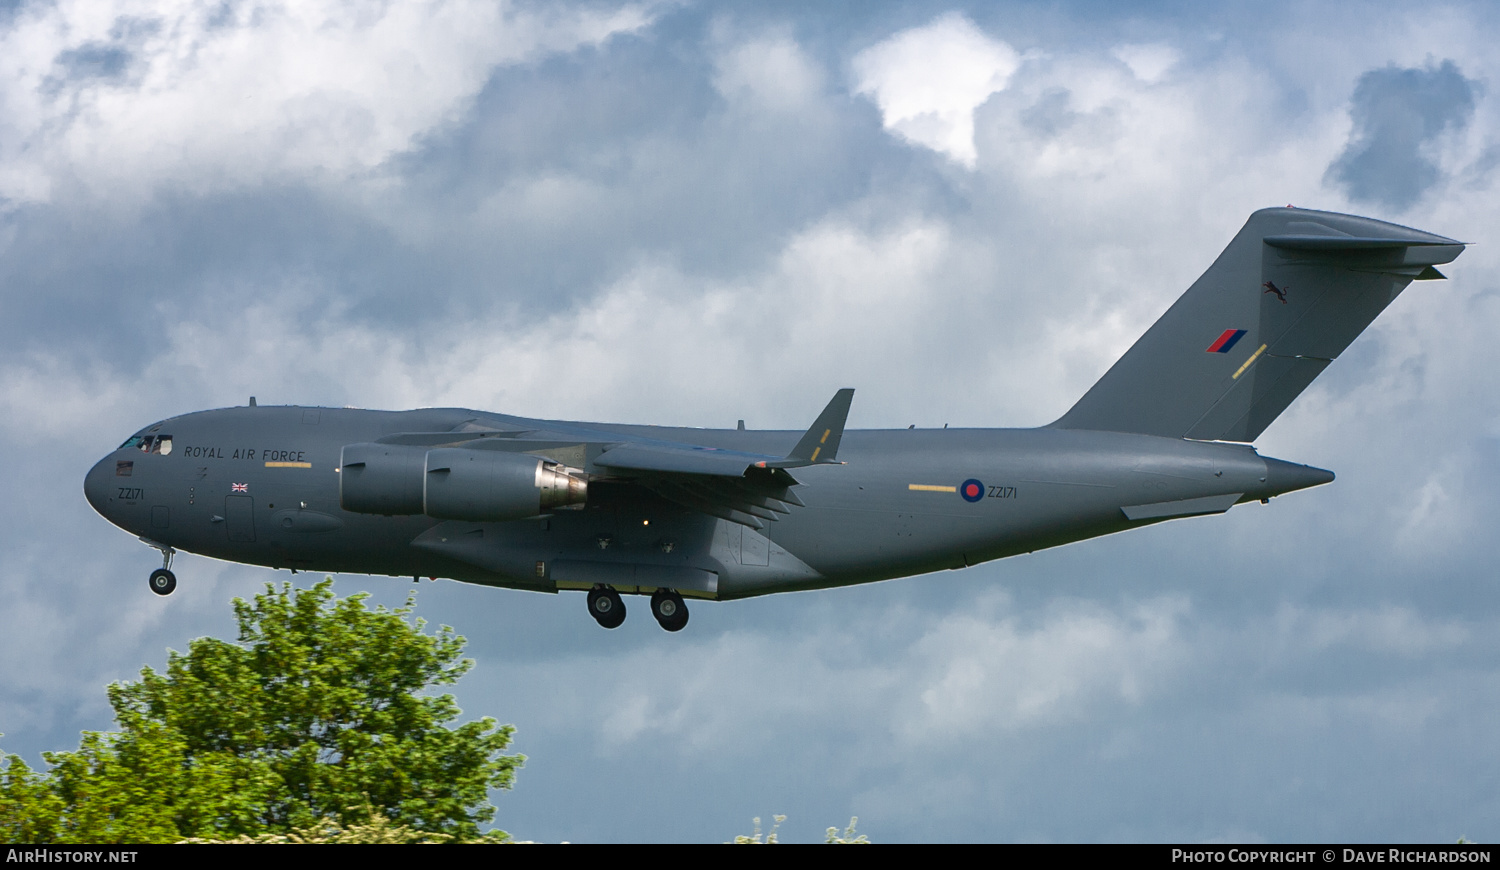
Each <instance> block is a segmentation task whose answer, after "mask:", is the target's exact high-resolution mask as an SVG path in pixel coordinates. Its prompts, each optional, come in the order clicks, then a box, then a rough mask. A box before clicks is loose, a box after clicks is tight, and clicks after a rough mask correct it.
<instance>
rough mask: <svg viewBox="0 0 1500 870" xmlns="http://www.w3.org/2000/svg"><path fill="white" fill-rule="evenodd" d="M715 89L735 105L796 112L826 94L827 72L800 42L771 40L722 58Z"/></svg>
mask: <svg viewBox="0 0 1500 870" xmlns="http://www.w3.org/2000/svg"><path fill="white" fill-rule="evenodd" d="M714 87H715V88H716V89H717V90H718V91H719V93H720V94H722V95H723V96H724V97H725V98H726V99H729V100H731V101H735V100H742V99H743V100H748V101H749V102H750V103H752V104H754V105H755V106H757V107H759V108H763V109H768V110H770V111H777V112H788V111H796V110H798V109H802V108H805V107H807V106H808V105H809V104H810V103H811V102H812V100H813V99H814V98H815V97H816V96H817V95H818V93H819V92H820V91H821V90H822V88H823V70H822V68H821V67H819V66H818V64H817V63H816V62H815V61H814V60H813V59H812V58H810V57H808V56H807V53H806V52H804V51H803V50H802V47H801V46H800V45H798V44H797V42H796V40H794V39H792V38H790V37H787V36H767V37H761V38H758V39H752V40H750V41H748V42H744V43H740V44H738V45H735V46H733V47H731V48H729V49H727V50H726V51H724V52H722V53H721V54H719V55H718V56H717V57H716V58H715V75H714Z"/></svg>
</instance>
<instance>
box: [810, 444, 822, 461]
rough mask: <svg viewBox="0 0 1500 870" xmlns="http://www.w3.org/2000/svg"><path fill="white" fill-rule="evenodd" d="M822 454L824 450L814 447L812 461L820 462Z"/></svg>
mask: <svg viewBox="0 0 1500 870" xmlns="http://www.w3.org/2000/svg"><path fill="white" fill-rule="evenodd" d="M822 452H823V448H821V447H814V448H813V455H812V461H813V462H817V461H818V454H819V453H822Z"/></svg>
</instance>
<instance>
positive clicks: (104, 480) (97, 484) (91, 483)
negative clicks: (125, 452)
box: [83, 455, 115, 518]
mask: <svg viewBox="0 0 1500 870" xmlns="http://www.w3.org/2000/svg"><path fill="white" fill-rule="evenodd" d="M114 473H115V460H114V457H113V455H110V456H106V457H104V458H103V459H101V460H99V461H98V462H97V463H95V464H94V467H93V468H90V469H89V473H88V474H86V475H84V477H83V497H84V498H86V499H88V500H89V504H90V505H92V506H93V508H94V510H96V511H98V512H99V515H100V516H102V517H105V518H108V517H109V514H107V513H105V512H104V508H105V505H107V504H108V503H109V484H110V480H111V479H113V477H114Z"/></svg>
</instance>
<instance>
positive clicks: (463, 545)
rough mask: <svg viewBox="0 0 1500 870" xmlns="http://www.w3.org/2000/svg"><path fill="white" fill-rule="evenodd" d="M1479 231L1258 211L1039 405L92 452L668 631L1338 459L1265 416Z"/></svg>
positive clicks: (249, 508)
mask: <svg viewBox="0 0 1500 870" xmlns="http://www.w3.org/2000/svg"><path fill="white" fill-rule="evenodd" d="M1463 247H1464V246H1463V244H1461V243H1459V242H1456V241H1454V240H1452V239H1447V238H1443V237H1442V236H1436V235H1432V234H1430V233H1425V232H1419V231H1417V230H1412V229H1408V228H1406V227H1401V226H1396V225H1394V224H1389V223H1384V222H1382V221H1377V220H1371V219H1368V218H1360V217H1353V216H1350V215H1342V214H1333V213H1329V212H1320V211H1309V210H1302V209H1292V208H1271V209H1265V210H1262V211H1258V212H1256V213H1255V214H1253V215H1252V216H1251V217H1250V220H1249V221H1248V222H1247V223H1246V224H1245V226H1244V228H1243V229H1241V230H1240V232H1239V234H1238V235H1236V236H1235V237H1234V240H1233V241H1231V242H1230V244H1229V247H1228V248H1226V249H1225V250H1224V252H1223V253H1222V254H1221V255H1220V256H1219V258H1218V260H1216V261H1215V262H1214V264H1213V265H1212V266H1211V267H1209V269H1208V271H1207V272H1205V273H1204V274H1203V277H1201V278H1199V279H1198V281H1197V282H1195V283H1194V284H1193V285H1192V287H1190V288H1189V289H1188V291H1187V292H1186V293H1185V294H1183V296H1182V297H1181V298H1179V299H1178V300H1177V302H1176V303H1175V304H1173V305H1172V307H1171V308H1170V309H1168V310H1167V312H1166V313H1165V314H1163V315H1162V317H1161V319H1160V320H1158V321H1157V322H1156V324H1155V325H1154V326H1152V327H1151V329H1150V330H1148V331H1147V332H1146V334H1145V335H1144V336H1143V337H1142V338H1141V339H1140V340H1139V341H1137V342H1136V343H1135V345H1134V346H1133V347H1131V348H1130V350H1129V351H1128V352H1126V354H1125V355H1124V356H1123V357H1121V358H1120V360H1119V361H1118V362H1116V363H1115V364H1114V366H1113V367H1112V368H1110V370H1109V371H1108V372H1106V373H1105V375H1104V376H1103V377H1102V378H1100V379H1099V382H1098V383H1096V384H1095V385H1094V386H1093V388H1092V389H1090V390H1089V391H1088V392H1087V393H1086V394H1085V395H1084V396H1083V398H1081V399H1079V400H1078V402H1077V404H1075V405H1073V407H1072V408H1071V409H1070V410H1069V411H1068V412H1067V413H1066V414H1064V415H1063V416H1062V418H1061V419H1059V420H1057V421H1056V422H1054V423H1052V424H1050V425H1048V426H1043V427H1041V428H1037V429H914V428H908V429H898V430H850V431H845V429H844V421H845V418H846V417H847V415H848V413H849V406H850V402H851V400H852V399H853V395H854V391H853V390H850V389H842V390H839V391H838V392H837V393H835V394H834V397H833V400H832V401H830V402H829V403H828V406H827V407H826V408H824V409H823V411H822V413H821V414H819V415H818V416H817V419H816V420H814V421H813V423H812V425H811V426H810V427H808V429H807V430H806V431H805V432H796V431H756V430H749V429H746V428H744V424H743V422H742V423H741V424H740V427H739V428H737V429H690V428H667V427H656V426H636V425H617V424H606V423H577V422H566V421H558V420H534V419H527V418H523V417H513V416H507V415H505V414H495V413H488V412H484V411H469V410H462V409H456V408H440V409H424V410H417V411H402V412H388V411H366V410H354V409H333V408H304V407H263V406H262V407H257V406H256V404H255V402H254V400H253V399H252V400H251V403H250V405H249V406H248V407H238V408H221V409H219V410H214V411H202V412H199V413H194V414H186V415H184V416H180V417H173V418H170V419H167V420H163V421H161V422H160V423H155V424H153V425H151V426H148V427H146V428H145V429H142V430H141V431H139V432H137V433H136V434H134V435H132V436H131V437H130V438H128V439H127V440H126V441H125V443H124V444H122V445H120V447H119V448H118V449H116V450H115V451H114V452H112V453H110V454H109V455H108V456H106V457H105V458H104V459H103V460H101V461H100V462H99V464H98V465H96V466H94V468H93V470H91V471H90V472H89V473H88V476H87V478H86V480H85V483H84V491H85V493H86V494H87V496H88V500H89V503H90V504H92V505H93V506H94V508H95V509H96V510H97V511H99V513H100V514H102V515H104V517H105V518H106V519H108V520H109V521H110V522H112V523H114V524H115V525H117V526H119V527H120V528H122V529H125V530H126V531H128V532H130V533H131V534H134V535H138V536H140V538H141V540H142V541H144V542H145V543H147V544H149V545H150V546H152V547H155V548H157V549H159V550H161V551H162V554H163V566H162V568H160V569H158V570H157V571H155V572H153V573H152V574H151V577H150V586H151V589H152V590H153V591H154V592H157V593H158V594H161V595H166V594H169V593H171V592H172V590H173V589H174V588H175V587H176V585H177V580H176V578H175V577H174V576H173V574H172V572H171V570H170V569H171V562H172V556H173V553H174V552H175V551H177V550H184V551H188V552H192V553H198V554H202V555H205V556H212V557H214V558H218V559H226V560H229V561H234V562H246V563H250V564H255V565H265V566H269V567H275V568H292V569H300V570H307V571H329V572H340V573H363V574H387V575H393V576H407V577H413V578H416V577H449V578H452V579H455V580H461V581H464V582H469V583H482V584H486V585H491V586H504V587H509V588H513V589H529V590H533V591H538V592H559V591H563V590H580V591H583V592H586V593H587V599H588V610H589V613H590V614H591V615H592V616H593V617H594V619H596V620H598V622H599V624H600V625H603V626H604V627H606V628H614V627H616V626H618V625H620V623H621V622H622V621H623V620H624V618H625V605H624V601H623V599H622V597H621V596H622V595H624V594H637V595H643V596H649V599H650V602H651V611H652V615H653V616H655V618H656V619H657V621H658V622H660V623H661V625H662V627H663V628H665V629H667V630H668V631H677V630H679V629H681V628H682V627H683V626H684V625H685V624H686V623H687V618H688V611H687V607H686V605H685V604H684V599H686V598H695V599H708V600H718V601H727V600H730V599H735V598H747V597H750V596H754V595H766V594H770V593H773V592H790V591H793V590H802V589H819V588H824V587H831V586H842V585H848V584H853V583H868V582H871V581H875V580H886V579H890V578H894V577H905V576H909V575H913V574H923V573H926V572H929V571H937V570H939V569H946V568H963V567H965V566H969V565H977V564H979V563H980V562H987V561H989V560H991V559H1000V558H1003V557H1005V556H1012V555H1015V554H1017V553H1025V552H1030V551H1033V550H1039V549H1042V548H1044V547H1055V546H1057V545H1059V544H1066V543H1070V542H1072V541H1079V540H1083V539H1085V538H1092V537H1096V536H1098V535H1107V534H1110V533H1112V532H1119V531H1124V530H1126V529H1132V528H1136V527H1139V526H1145V525H1150V524H1152V523H1158V522H1161V521H1163V520H1168V519H1174V518H1177V517H1189V516H1198V515H1203V514H1219V513H1224V512H1225V511H1227V510H1229V509H1230V508H1231V507H1232V506H1234V505H1237V504H1242V503H1245V502H1251V501H1260V502H1265V501H1266V500H1268V499H1270V498H1271V497H1273V496H1278V495H1281V494H1283V493H1287V492H1291V491H1293V490H1298V489H1304V488H1307V487H1310V486H1316V485H1318V484H1323V483H1328V482H1329V481H1332V480H1333V474H1332V473H1331V472H1328V471H1324V470H1322V469H1318V468H1311V467H1308V466H1306V465H1297V464H1293V463H1291V462H1284V461H1282V460H1279V459H1270V458H1265V457H1262V456H1260V455H1258V454H1257V453H1256V451H1255V449H1254V448H1253V447H1251V446H1250V443H1249V442H1253V441H1254V440H1255V439H1256V438H1257V437H1258V436H1259V435H1260V434H1261V432H1262V431H1264V430H1265V428H1266V427H1267V426H1268V425H1270V423H1271V421H1273V420H1275V419H1276V416H1277V415H1278V414H1280V413H1281V412H1282V411H1283V410H1284V409H1285V408H1286V407H1287V405H1289V404H1290V403H1291V402H1292V400H1293V399H1295V398H1296V397H1297V395H1298V394H1300V393H1301V392H1302V390H1303V389H1304V388H1306V387H1307V385H1308V384H1310V383H1311V382H1312V380H1313V379H1314V378H1316V377H1317V376H1318V374H1319V373H1320V372H1322V371H1323V369H1324V368H1326V367H1327V366H1328V364H1329V363H1330V362H1331V361H1332V360H1333V359H1334V358H1335V357H1337V356H1338V355H1339V353H1340V352H1342V351H1343V350H1344V348H1346V347H1348V346H1349V344H1350V342H1352V341H1353V340H1354V339H1355V337H1356V336H1358V335H1359V333H1360V332H1361V331H1362V330H1363V329H1364V328H1365V327H1366V326H1368V325H1369V324H1370V322H1371V321H1373V320H1374V319H1375V317H1376V315H1378V314H1379V313H1380V312H1381V311H1383V310H1384V309H1385V307H1386V306H1387V305H1389V304H1390V303H1391V301H1392V300H1394V299H1395V298H1396V296H1397V295H1398V294H1400V293H1401V291H1402V290H1403V289H1404V288H1405V287H1406V286H1407V285H1408V284H1409V283H1410V282H1411V281H1413V280H1423V279H1432V278H1441V277H1443V276H1442V275H1441V274H1440V273H1439V272H1438V271H1437V269H1436V268H1435V267H1436V266H1439V265H1442V264H1444V263H1448V262H1450V261H1452V260H1453V259H1454V258H1455V257H1457V256H1458V255H1459V254H1460V253H1461V252H1462V251H1463Z"/></svg>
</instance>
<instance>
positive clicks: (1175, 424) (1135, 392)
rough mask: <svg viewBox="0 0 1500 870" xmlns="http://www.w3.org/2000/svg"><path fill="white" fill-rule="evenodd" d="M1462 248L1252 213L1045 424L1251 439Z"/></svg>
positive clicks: (1392, 228)
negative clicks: (1366, 330) (1183, 287)
mask: <svg viewBox="0 0 1500 870" xmlns="http://www.w3.org/2000/svg"><path fill="white" fill-rule="evenodd" d="M1463 249H1464V245H1463V244H1462V243H1460V242H1456V241H1454V240H1452V239H1448V238H1444V237H1442V236H1436V235H1433V234H1431V233H1424V232H1421V231H1418V230H1413V229H1410V228H1408V227H1403V226H1397V225H1396V224H1390V223H1385V222H1384V221H1377V220H1372V219H1370V218H1362V217H1354V216H1353V215H1345V214H1336V213H1333V212H1324V211H1310V210H1307V209H1293V208H1268V209H1262V210H1261V211H1258V212H1256V213H1255V214H1253V215H1251V216H1250V220H1249V221H1247V222H1246V223H1245V226H1244V228H1243V229H1241V230H1240V232H1239V234H1238V235H1236V236H1235V237H1234V240H1233V241H1232V242H1230V243H1229V247H1227V248H1225V249H1224V253H1222V254H1220V255H1219V259H1218V260H1216V261H1215V262H1214V264H1213V265H1212V266H1210V267H1209V269H1208V271H1207V272H1204V273H1203V277H1201V278H1199V279H1198V280H1197V281H1196V282H1194V283H1193V286H1192V287H1190V288H1188V291H1187V292H1186V293H1184V294H1183V295H1182V297H1181V298H1180V299H1178V300H1177V302H1176V303H1174V304H1173V305H1172V307H1171V308H1169V309H1167V313H1166V314H1163V315H1162V316H1161V319H1160V320H1158V321H1156V324H1155V325H1154V326H1152V327H1151V329H1149V330H1147V332H1146V334H1145V335H1143V336H1141V338H1140V340H1139V341H1137V342H1136V343H1135V345H1134V346H1132V347H1131V348H1130V350H1129V351H1127V352H1126V353H1125V355H1124V356H1122V357H1120V359H1119V361H1118V362H1116V363H1115V364H1114V366H1112V367H1111V368H1110V370H1109V371H1108V372H1106V373H1105V374H1104V377H1102V378H1100V379H1099V382H1098V383H1096V384H1094V386H1093V388H1092V389H1090V390H1089V391H1088V392H1087V393H1086V394H1084V396H1083V398H1082V399H1079V400H1078V403H1077V404H1075V405H1074V406H1073V407H1072V408H1071V409H1070V410H1069V411H1068V413H1066V414H1064V415H1063V416H1062V418H1061V419H1059V420H1058V421H1057V422H1055V423H1053V424H1051V428H1055V429H1098V430H1105V431H1111V432H1138V433H1142V434H1146V435H1163V436H1168V437H1172V438H1192V439H1196V440H1203V441H1244V442H1249V441H1254V440H1255V439H1256V438H1257V437H1259V436H1260V433H1261V432H1263V431H1265V429H1266V427H1267V426H1269V425H1271V421H1272V420H1275V419H1276V417H1277V415H1279V414H1280V413H1281V412H1282V411H1283V410H1285V409H1286V407H1287V406H1288V405H1290V404H1291V403H1292V400H1293V399H1295V398H1297V396H1298V395H1300V394H1301V393H1302V391H1303V390H1304V389H1306V388H1307V385H1308V384H1310V383H1312V381H1313V379H1314V378H1316V377H1317V376H1318V375H1319V374H1320V373H1321V372H1322V371H1323V369H1325V368H1327V367H1328V364H1329V363H1331V362H1332V361H1333V360H1334V359H1335V358H1337V357H1338V355H1339V354H1340V353H1342V352H1343V350H1344V348H1346V347H1348V346H1349V344H1350V343H1351V342H1353V341H1354V339H1355V337H1356V336H1358V335H1359V334H1360V333H1361V332H1362V331H1364V328H1365V327H1366V326H1369V325H1370V323H1371V322H1372V321H1374V319H1375V317H1376V316H1377V315H1379V314H1380V312H1381V311H1384V310H1385V307H1386V306H1387V305H1389V304H1391V302H1392V301H1393V300H1394V299H1395V298H1396V297H1397V296H1398V295H1400V293H1401V291H1402V290H1404V289H1406V285H1408V284H1410V283H1411V282H1412V281H1413V280H1418V281H1420V280H1426V279H1435V278H1442V277H1443V275H1442V273H1440V272H1439V271H1438V270H1437V269H1436V268H1435V267H1436V266H1439V265H1442V264H1444V263H1448V262H1451V261H1452V260H1453V259H1454V258H1455V257H1457V256H1458V255H1459V254H1461V253H1462V252H1463Z"/></svg>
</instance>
